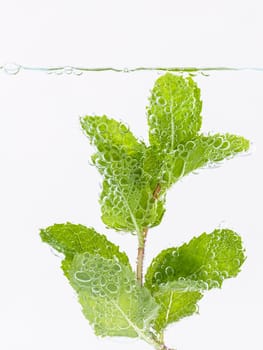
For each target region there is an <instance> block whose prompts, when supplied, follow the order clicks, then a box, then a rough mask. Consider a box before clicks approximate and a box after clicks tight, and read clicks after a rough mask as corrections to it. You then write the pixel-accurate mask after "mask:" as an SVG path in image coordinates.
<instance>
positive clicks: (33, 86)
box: [0, 0, 263, 350]
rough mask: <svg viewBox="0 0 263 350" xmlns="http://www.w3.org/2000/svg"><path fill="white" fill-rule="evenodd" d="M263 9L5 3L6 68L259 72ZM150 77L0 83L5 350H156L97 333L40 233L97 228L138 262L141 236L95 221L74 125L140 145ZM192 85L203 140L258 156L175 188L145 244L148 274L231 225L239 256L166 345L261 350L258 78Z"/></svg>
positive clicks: (0, 52)
mask: <svg viewBox="0 0 263 350" xmlns="http://www.w3.org/2000/svg"><path fill="white" fill-rule="evenodd" d="M262 10H263V8H262V6H261V1H253V0H250V1H242V0H239V1H231V0H228V1H226V0H221V1H204V0H203V1H202V0H201V1H176V0H174V1H166V0H163V1H154V0H152V1H143V0H141V1H136V0H133V1H109V0H105V1H100V0H96V1H88V0H86V1H66V0H64V1H57V0H52V1H51V0H45V1H29V0H27V1H19V0H16V1H12V0H8V1H1V12H0V65H1V64H3V63H5V62H10V61H16V62H18V63H21V64H25V65H44V66H47V65H79V66H116V67H126V66H127V67H133V66H136V65H147V66H151V65H163V66H165V65H166V66H188V65H191V66H215V65H220V66H222V65H228V66H230V65H234V66H247V65H250V66H260V65H261V66H263V50H262V34H263V21H262ZM157 76H158V75H157V74H156V73H142V72H141V73H136V74H135V73H126V74H124V73H121V74H118V73H90V74H87V75H82V76H80V77H76V76H65V75H64V76H54V75H52V76H51V75H47V74H45V73H29V72H28V73H19V74H18V75H17V76H9V75H7V74H4V73H3V72H0V126H1V127H0V160H1V163H0V164H1V172H0V174H1V182H0V201H1V202H0V205H1V248H2V249H1V254H0V271H1V288H0V332H1V336H0V348H1V349H3V350H16V349H19V350H33V349H34V350H35V349H37V350H47V349H48V350H53V349H65V350H72V349H74V350H75V349H105V350H106V349H114V350H121V349H123V348H124V347H125V349H128V350H129V349H131V350H132V349H134V348H135V346H136V347H137V348H138V349H150V346H148V345H147V344H145V343H143V342H140V341H138V342H136V341H134V340H129V339H99V338H97V337H96V336H95V335H94V334H93V331H92V329H91V327H90V326H89V324H88V322H87V321H86V320H85V319H84V317H83V316H82V314H81V311H80V307H79V305H78V303H77V301H76V300H75V296H74V293H73V291H72V290H71V288H70V287H69V285H68V283H67V281H66V280H65V278H64V277H63V275H62V272H61V271H60V269H59V264H60V262H59V258H57V257H55V256H54V255H52V254H51V252H50V250H49V248H48V247H47V246H46V245H44V244H42V243H41V242H40V239H39V236H38V230H39V228H40V227H46V226H48V225H51V224H53V223H55V222H65V221H71V222H74V223H82V224H85V225H87V226H93V227H95V228H96V229H97V230H98V231H99V232H102V233H107V235H108V237H109V239H111V240H112V241H114V242H116V243H117V244H119V245H120V246H121V248H122V249H124V250H126V251H127V253H128V255H129V256H130V258H131V262H132V264H135V256H136V239H135V238H134V237H131V236H129V235H120V234H117V233H115V232H114V231H111V230H106V229H105V227H104V225H103V224H102V223H101V221H100V209H99V206H98V204H97V199H98V195H99V191H100V188H99V181H100V177H99V175H98V173H97V171H96V169H94V167H91V166H90V165H89V163H88V159H89V156H90V154H91V149H90V147H89V145H88V141H87V139H86V138H85V136H84V135H83V134H82V132H81V130H80V127H79V116H81V115H85V114H91V113H96V114H98V115H100V114H103V113H106V114H108V115H109V116H111V117H115V118H117V119H122V120H123V121H125V122H127V123H128V124H129V125H130V126H131V129H132V130H133V131H134V133H135V134H136V135H138V136H140V137H144V138H147V125H146V118H145V105H146V104H147V97H148V95H149V90H150V88H151V87H152V85H153V82H154V80H155V79H156V78H157ZM196 80H197V81H198V84H199V85H200V87H201V89H202V99H203V116H204V123H203V130H205V131H208V130H214V131H222V132H225V131H229V132H232V133H237V134H241V135H244V136H246V137H247V138H249V139H251V140H253V142H254V144H255V151H254V152H253V153H252V155H251V156H249V157H244V158H241V157H239V158H236V159H234V160H232V161H229V162H227V163H226V164H225V165H224V166H223V167H221V168H219V169H215V170H205V171H202V172H201V173H200V174H199V175H198V176H195V175H191V176H188V177H187V178H185V179H184V180H183V181H182V182H180V183H178V184H177V185H176V186H175V187H174V188H173V189H172V190H171V191H170V193H169V196H168V200H167V213H166V216H165V218H164V220H163V222H162V224H161V226H159V227H158V228H156V229H153V230H152V232H150V233H149V240H148V247H147V254H146V265H147V264H149V263H150V261H151V259H152V258H153V256H154V255H155V254H157V253H158V252H159V251H160V250H161V249H162V248H166V247H168V246H171V245H177V244H181V243H182V242H184V241H187V240H189V239H191V237H192V236H193V235H195V234H196V235H197V234H200V233H202V232H204V231H206V232H211V231H212V230H213V229H214V228H215V227H218V225H220V222H221V221H222V220H225V221H226V222H227V225H228V226H230V227H231V228H233V229H235V230H236V231H237V232H239V233H240V234H241V235H242V237H243V240H244V245H245V246H246V249H247V257H248V258H247V260H246V262H245V264H244V267H243V270H242V273H241V274H240V275H239V276H238V278H236V279H233V280H228V281H226V282H225V285H224V286H223V288H222V290H215V291H211V292H209V293H207V295H206V296H205V298H203V300H202V301H201V302H200V315H198V316H194V317H191V318H186V319H184V320H182V321H181V322H180V323H178V324H175V325H172V326H171V327H170V328H169V329H168V331H167V333H166V339H167V343H168V344H169V345H170V346H172V347H177V349H180V350H192V349H195V350H197V349H202V350H211V349H213V350H219V349H220V350H222V349H225V350H228V349H229V350H230V349H231V350H233V349H239V350H245V349H246V350H247V349H249V348H253V349H262V347H263V341H262V312H263V302H262V288H263V282H262V253H261V252H262V247H263V238H262V226H263V225H262V196H263V191H262V176H263V171H262V155H263V141H262V116H263V105H262V101H263V88H262V86H263V72H262V73H255V72H250V73H248V72H247V73H245V72H244V73H217V74H215V73H214V74H211V75H210V76H209V77H203V76H200V75H199V76H198V77H196ZM224 225H226V224H224Z"/></svg>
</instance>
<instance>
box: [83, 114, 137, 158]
mask: <svg viewBox="0 0 263 350" xmlns="http://www.w3.org/2000/svg"><path fill="white" fill-rule="evenodd" d="M80 122H81V126H82V128H83V130H84V131H85V133H86V135H87V136H88V138H89V140H90V142H91V144H92V145H94V146H96V148H97V150H98V152H100V154H101V155H103V156H104V157H105V158H106V161H109V160H110V159H112V161H114V160H115V158H114V156H115V153H114V152H115V151H116V152H117V154H116V157H117V158H118V150H119V148H121V149H122V150H123V151H125V152H126V153H127V154H133V153H134V152H136V151H139V150H141V149H143V147H144V145H143V144H142V143H141V142H139V141H138V140H137V139H136V137H135V136H134V135H133V134H132V132H131V131H130V130H129V129H128V127H127V126H126V125H125V124H124V123H121V122H118V121H117V120H115V119H110V118H108V117H107V116H105V115H104V116H101V117H100V116H85V117H83V118H81V120H80Z"/></svg>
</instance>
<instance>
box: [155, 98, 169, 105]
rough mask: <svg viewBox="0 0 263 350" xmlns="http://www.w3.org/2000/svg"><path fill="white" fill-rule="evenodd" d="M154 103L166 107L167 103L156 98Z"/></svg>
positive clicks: (162, 99)
mask: <svg viewBox="0 0 263 350" xmlns="http://www.w3.org/2000/svg"><path fill="white" fill-rule="evenodd" d="M156 103H157V104H158V105H160V106H166V104H167V101H166V100H165V99H164V98H163V97H158V98H157V99H156Z"/></svg>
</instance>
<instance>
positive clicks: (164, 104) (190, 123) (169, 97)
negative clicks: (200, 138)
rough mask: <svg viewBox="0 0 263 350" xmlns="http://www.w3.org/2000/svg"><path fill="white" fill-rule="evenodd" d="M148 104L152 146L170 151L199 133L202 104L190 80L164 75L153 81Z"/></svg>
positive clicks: (198, 92) (197, 90) (196, 89)
mask: <svg viewBox="0 0 263 350" xmlns="http://www.w3.org/2000/svg"><path fill="white" fill-rule="evenodd" d="M149 101H150V105H149V107H148V109H147V112H148V124H149V140H150V144H151V145H156V146H157V147H158V148H159V149H161V150H162V151H165V152H171V151H173V150H174V149H175V148H176V146H177V145H178V144H179V143H182V142H185V141H187V140H189V139H191V138H193V137H194V136H195V135H196V134H197V132H198V131H199V130H200V127H201V123H202V117H201V115H200V113H201V109H202V102H201V100H200V90H199V88H198V87H197V85H196V83H195V82H194V81H193V79H192V78H190V77H188V78H184V77H182V76H178V75H174V74H171V73H166V74H165V75H163V76H161V77H160V78H158V79H157V80H156V82H155V85H154V87H153V90H152V94H151V96H150V98H149Z"/></svg>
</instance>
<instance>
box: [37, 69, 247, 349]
mask: <svg viewBox="0 0 263 350" xmlns="http://www.w3.org/2000/svg"><path fill="white" fill-rule="evenodd" d="M201 109H202V101H201V98H200V89H199V88H198V86H197V84H196V83H195V81H194V80H193V79H192V78H191V77H187V78H185V77H183V76H178V75H173V74H171V73H167V74H165V75H163V76H161V77H159V78H158V79H157V81H156V82H155V85H154V87H153V89H152V91H151V94H150V97H149V106H148V107H147V116H148V125H149V144H147V143H146V142H143V141H139V140H138V139H137V138H136V137H135V136H134V135H133V133H132V132H131V130H130V129H129V128H128V127H127V126H126V125H124V124H123V123H122V122H119V121H116V120H114V119H111V118H109V117H107V116H105V115H103V116H101V117H100V116H85V117H83V118H81V126H82V128H83V130H84V132H85V134H86V135H87V137H88V138H89V140H90V143H91V144H92V145H93V146H94V148H95V153H94V154H93V156H92V162H93V163H94V165H95V166H96V167H97V168H98V171H99V173H100V174H101V176H102V178H103V184H102V191H101V194H100V205H101V214H102V215H101V218H102V221H103V222H104V224H105V225H106V226H107V227H111V228H113V229H115V230H116V231H125V232H130V233H132V234H136V235H137V236H138V256H137V266H136V273H135V272H133V270H132V267H131V265H130V262H129V259H128V257H127V255H126V254H125V253H124V252H121V251H120V250H119V247H118V246H116V245H115V244H113V243H111V242H110V241H109V240H108V239H107V238H106V236H104V235H102V234H99V233H98V232H96V231H95V230H94V229H93V228H87V227H85V226H83V225H76V224H72V223H66V224H55V225H53V226H50V227H48V228H46V229H42V230H41V232H40V235H41V238H42V240H43V242H46V243H48V244H49V245H51V246H52V247H53V248H54V249H56V250H57V251H59V252H61V253H63V254H64V259H63V261H62V265H61V267H62V269H63V271H64V274H65V276H66V277H67V278H68V280H69V282H70V284H71V286H72V287H73V288H74V290H75V292H76V293H77V295H78V299H79V302H80V304H81V306H82V310H83V313H84V315H85V317H86V318H87V319H88V320H89V322H90V324H91V325H92V326H93V328H94V330H95V333H96V335H99V336H126V337H132V338H134V337H139V338H141V339H143V340H145V341H146V342H148V343H149V344H151V345H153V346H154V348H155V349H159V350H169V349H168V348H167V347H166V346H165V345H164V342H163V332H164V330H165V329H166V327H167V326H168V325H169V324H171V323H174V322H177V321H179V320H180V319H181V318H183V317H186V316H190V315H192V314H194V313H195V312H196V311H197V310H198V301H199V300H200V299H201V298H202V297H203V295H204V293H205V292H206V291H207V290H209V289H212V288H221V286H222V283H223V281H224V280H225V279H226V278H231V277H235V276H236V275H237V274H238V273H239V272H240V269H241V266H242V264H243V262H244V261H245V254H244V248H243V246H242V242H241V238H240V236H239V235H238V234H237V233H236V232H234V231H232V230H229V229H221V230H219V229H217V230H214V231H213V232H212V233H210V234H207V233H203V234H201V235H200V236H199V237H194V238H193V239H192V240H191V241H190V242H189V243H188V244H183V245H182V246H180V247H171V248H168V249H165V250H164V251H162V252H161V253H160V254H158V255H157V257H155V258H154V259H153V261H152V263H151V264H150V266H149V268H148V270H147V273H146V275H145V283H144V281H143V280H144V278H143V259H144V250H145V243H146V239H147V236H148V230H149V228H151V227H154V226H157V225H159V224H160V223H161V220H162V218H163V215H164V212H165V201H166V194H167V191H168V189H169V188H170V187H171V186H172V185H173V184H174V183H176V182H177V181H178V180H179V179H182V178H183V177H184V176H186V175H188V174H189V173H191V172H193V171H195V170H196V169H198V168H202V167H207V166H210V165H213V164H215V163H217V162H221V161H222V160H224V159H230V158H232V157H234V156H235V155H237V154H239V153H242V152H245V151H247V150H248V149H249V145H250V143H249V141H248V140H247V139H245V138H244V137H242V136H237V135H233V134H230V133H226V134H219V133H216V134H213V135H212V134H208V135H205V134H203V133H202V132H201V131H200V130H201V125H202V117H201Z"/></svg>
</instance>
